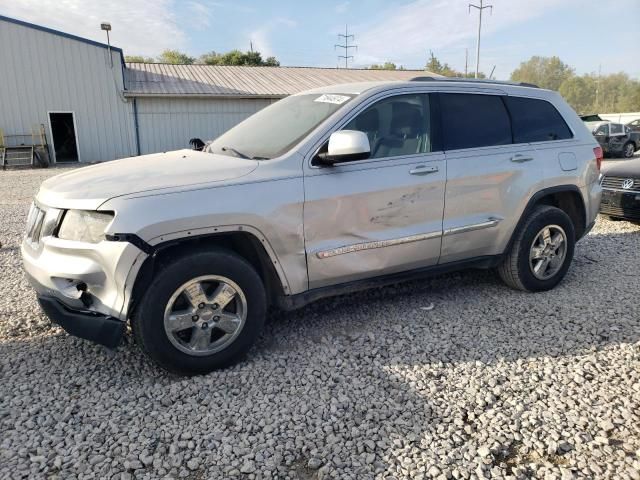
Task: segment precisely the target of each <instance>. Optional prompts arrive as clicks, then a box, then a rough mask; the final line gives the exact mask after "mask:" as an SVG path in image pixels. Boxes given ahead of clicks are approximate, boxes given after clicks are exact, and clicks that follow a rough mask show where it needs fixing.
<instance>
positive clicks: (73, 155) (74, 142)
mask: <svg viewBox="0 0 640 480" xmlns="http://www.w3.org/2000/svg"><path fill="white" fill-rule="evenodd" d="M49 126H50V128H51V144H52V145H53V154H54V157H55V160H56V163H64V162H78V161H79V160H80V156H79V155H78V136H77V134H76V122H75V118H74V115H73V112H49Z"/></svg>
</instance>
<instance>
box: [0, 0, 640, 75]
mask: <svg viewBox="0 0 640 480" xmlns="http://www.w3.org/2000/svg"><path fill="white" fill-rule="evenodd" d="M479 2H480V0H473V3H476V4H479ZM468 3H469V1H467V0H350V1H349V0H322V1H315V2H308V1H307V2H303V1H299V0H298V1H295V0H277V1H259V0H229V1H228V0H216V1H209V0H108V1H104V0H103V1H98V0H2V1H0V14H1V15H6V16H9V17H14V18H18V19H21V20H26V21H28V22H32V23H36V24H40V25H44V26H47V27H51V28H54V29H57V30H62V31H64V32H68V33H73V34H75V35H80V36H83V37H87V38H91V39H94V40H98V41H102V42H104V41H105V40H106V39H105V35H104V32H102V31H100V22H102V21H109V22H110V23H111V25H112V31H111V42H112V44H113V45H115V46H118V47H120V48H122V49H123V50H124V52H125V55H145V56H156V55H158V54H159V53H160V52H161V51H162V50H164V49H168V48H172V49H178V50H181V51H185V52H187V53H188V54H190V55H192V56H198V55H200V54H203V53H206V52H210V51H216V52H226V51H228V50H231V49H234V48H239V49H242V50H248V49H249V48H250V45H251V44H253V48H254V49H256V50H259V51H260V52H261V53H262V54H263V57H267V56H271V55H274V56H275V57H276V58H277V59H278V60H279V61H280V63H281V64H282V65H290V66H292V65H295V66H318V67H336V66H338V65H339V66H344V60H343V59H339V58H338V55H341V54H344V53H343V52H342V51H341V50H340V49H338V48H335V47H334V45H335V44H344V39H343V38H339V37H338V34H340V33H344V31H345V26H347V25H348V28H349V33H350V34H353V35H354V36H355V37H354V39H352V40H351V39H350V42H351V43H353V44H355V45H357V46H358V48H357V50H356V49H351V50H350V54H351V55H353V56H354V58H353V60H350V61H349V66H350V67H365V66H368V65H370V64H372V63H382V62H385V61H390V62H393V63H396V64H397V65H402V66H404V67H405V68H415V69H421V68H423V67H424V65H425V63H426V60H427V58H428V56H429V52H430V51H433V53H434V55H436V57H438V59H439V60H440V61H441V62H446V63H448V64H449V65H450V66H452V67H453V68H455V69H457V70H460V71H463V70H464V68H465V51H466V50H467V49H468V58H469V60H468V62H469V67H468V68H469V70H470V71H473V70H474V69H475V63H476V62H475V55H476V43H477V33H478V32H477V29H478V11H477V10H475V9H471V12H469V9H468ZM486 4H491V5H493V9H492V10H489V9H485V10H484V14H483V22H482V39H481V58H480V70H481V71H484V72H485V73H489V72H491V70H492V69H493V68H494V66H495V71H494V76H495V78H498V79H507V78H508V77H509V75H510V74H511V72H512V71H513V70H514V69H515V68H516V67H517V66H518V65H519V64H520V62H522V61H525V60H527V59H529V58H530V57H531V56H533V55H542V56H552V55H557V56H559V57H560V58H561V59H562V60H563V61H564V62H565V63H568V64H569V65H571V66H572V67H573V68H575V70H576V72H577V73H578V74H583V73H590V72H594V73H597V72H598V70H599V69H601V71H602V73H603V74H606V73H613V72H620V71H622V72H626V73H627V74H629V75H630V76H632V77H634V78H636V79H640V24H639V23H638V19H640V0H613V1H603V0H485V5H486ZM614 5H615V8H614ZM632 19H635V20H632Z"/></svg>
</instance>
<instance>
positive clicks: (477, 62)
mask: <svg viewBox="0 0 640 480" xmlns="http://www.w3.org/2000/svg"><path fill="white" fill-rule="evenodd" d="M483 1H484V0H480V5H479V6H478V5H474V4H473V3H470V4H469V13H471V8H472V7H473V8H477V9H478V11H479V12H480V18H479V20H478V45H477V48H476V78H478V72H479V71H480V32H481V31H482V11H483V10H484V9H485V8H489V9H491V13H492V14H493V5H482V2H483Z"/></svg>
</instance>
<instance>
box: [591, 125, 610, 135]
mask: <svg viewBox="0 0 640 480" xmlns="http://www.w3.org/2000/svg"><path fill="white" fill-rule="evenodd" d="M593 134H594V135H609V124H608V123H603V124H602V125H600V126H599V127H598V128H596V129H595V131H594V132H593Z"/></svg>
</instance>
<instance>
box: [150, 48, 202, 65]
mask: <svg viewBox="0 0 640 480" xmlns="http://www.w3.org/2000/svg"><path fill="white" fill-rule="evenodd" d="M195 61H196V59H195V58H193V57H190V56H189V55H187V54H186V53H182V52H179V51H178V50H165V51H164V52H162V53H161V54H160V56H159V57H158V63H172V64H174V65H191V64H192V63H195Z"/></svg>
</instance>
